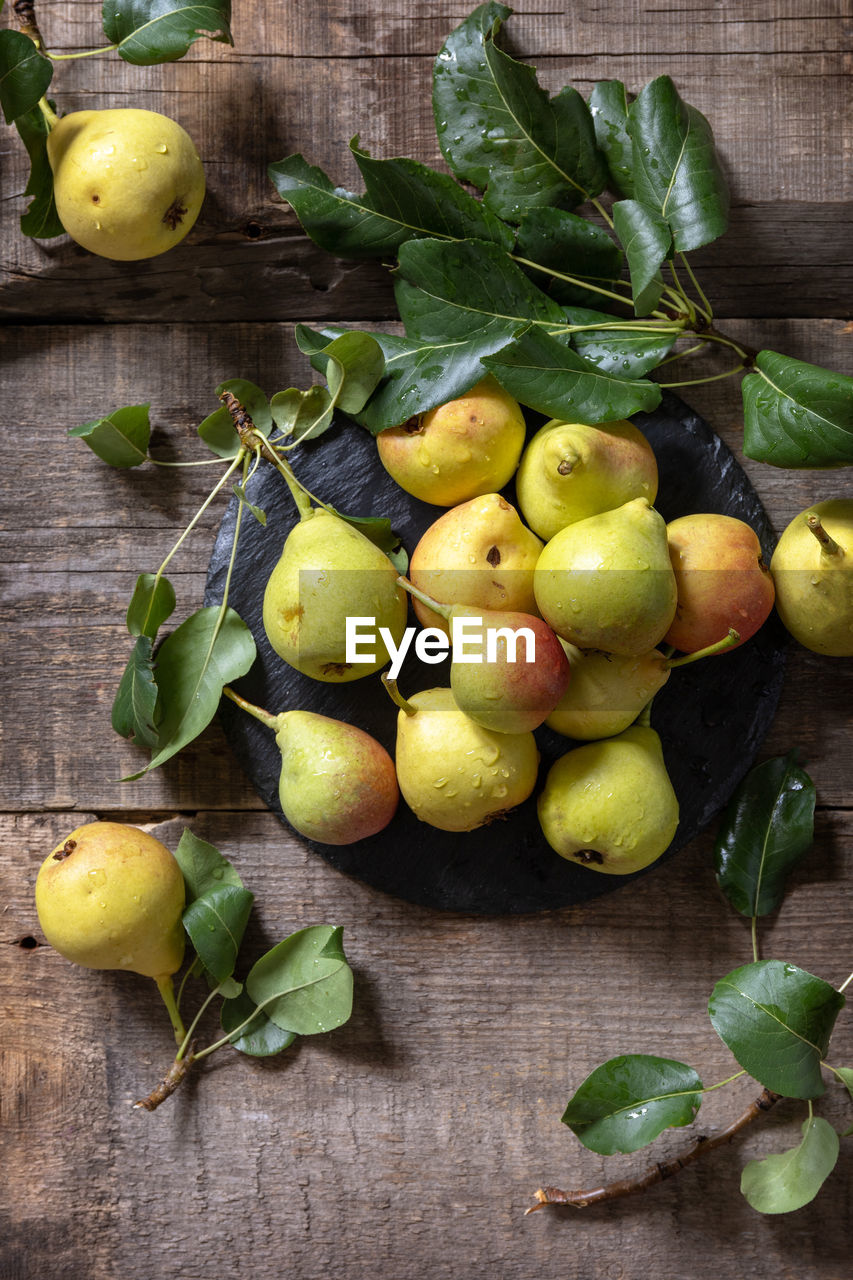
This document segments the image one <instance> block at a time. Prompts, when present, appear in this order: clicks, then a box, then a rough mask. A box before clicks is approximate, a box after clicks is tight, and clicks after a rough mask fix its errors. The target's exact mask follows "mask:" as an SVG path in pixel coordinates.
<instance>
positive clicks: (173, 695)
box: [133, 605, 255, 778]
mask: <svg viewBox="0 0 853 1280" xmlns="http://www.w3.org/2000/svg"><path fill="white" fill-rule="evenodd" d="M254 659H255V641H254V639H253V637H252V633H251V631H250V630H249V628H248V627H247V626H246V624H245V622H243V620H242V618H240V617H239V616H238V614H236V613H235V612H234V610H233V609H226V610H225V613H224V616H222V618H221V620H220V609H219V606H218V605H211V606H208V607H207V608H204V609H198V610H197V611H196V612H195V613H193V614H191V615H190V617H189V618H187V620H186V621H185V622H182V623H181V625H180V626H179V627H178V628H177V630H176V631H173V632H172V634H171V635H170V636H168V637H167V638H166V639H165V640H164V641H163V643H162V644H161V645H160V648H159V649H158V650H157V667H156V675H157V690H158V694H159V697H158V703H157V707H158V716H159V719H158V722H157V731H158V734H159V747H158V750H157V753H156V755H154V757H153V758H152V760H151V761H150V763H149V764H148V766H147V767H146V768H145V769H143V770H141V772H140V773H137V774H134V775H133V777H136V778H138V777H141V776H142V774H143V773H147V772H148V770H149V769H156V768H158V767H159V766H160V765H161V764H164V763H165V762H166V761H167V760H170V759H171V758H172V756H173V755H175V754H176V753H177V752H178V751H180V750H182V748H183V747H185V746H186V745H187V744H188V743H190V742H192V741H193V739H194V738H197V737H198V735H199V734H200V733H201V732H202V730H203V729H206V728H207V726H208V725H209V724H210V722H211V720H212V719H213V717H214V715H215V714H216V709H217V707H218V706H219V699H220V698H221V696H222V690H223V689H224V687H225V685H226V684H231V682H232V681H234V680H237V679H239V677H240V676H244V675H245V674H246V672H247V671H248V670H249V667H250V666H251V665H252V663H253V662H254Z"/></svg>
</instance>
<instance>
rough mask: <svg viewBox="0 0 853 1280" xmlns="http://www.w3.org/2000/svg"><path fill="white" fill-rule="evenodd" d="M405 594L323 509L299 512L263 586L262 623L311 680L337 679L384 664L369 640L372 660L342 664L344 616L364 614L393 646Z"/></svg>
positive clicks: (354, 532) (383, 651)
mask: <svg viewBox="0 0 853 1280" xmlns="http://www.w3.org/2000/svg"><path fill="white" fill-rule="evenodd" d="M407 608H408V606H407V601H406V593H405V591H403V590H402V588H401V587H399V586H398V584H397V570H396V569H395V568H394V566H393V564H392V563H391V561H390V560H389V559H388V557H387V556H386V555H385V553H384V552H383V551H380V549H379V548H378V547H377V546H376V545H375V544H374V543H372V542H371V541H370V539H369V538H366V537H365V536H364V534H363V533H360V532H359V530H358V529H355V528H354V527H353V526H352V525H351V524H347V522H346V520H342V519H341V517H340V516H337V515H334V514H333V513H332V512H330V511H326V510H325V509H324V508H323V507H317V508H312V507H309V508H307V509H304V510H303V515H302V518H301V519H300V520H299V522H298V523H297V524H296V525H294V527H293V529H291V531H290V533H289V534H288V536H287V538H286V540H285V543H284V548H283V550H282V553H281V557H280V559H279V561H278V563H277V564H276V566H275V568H274V569H273V571H272V573H271V574H270V577H269V579H268V581H267V585H266V589H265V591H264V603H263V620H264V629H265V630H266V633H267V637H268V638H269V642H270V644H271V645H272V647H273V649H275V651H276V653H277V654H278V655H279V657H281V658H283V659H284V661H285V662H287V663H289V664H290V666H292V667H295V668H296V670H297V671H301V672H302V673H303V675H306V676H311V677H312V678H313V679H314V680H323V681H327V682H331V683H343V682H346V681H349V680H357V679H359V678H360V677H361V676H366V675H370V674H371V672H374V671H378V670H379V669H380V667H384V666H385V664H386V663H387V662H388V651H387V648H386V646H385V645H384V644H383V643H382V642H381V641H377V644H376V648H375V650H374V651H373V652H374V658H373V660H372V661H363V662H362V661H359V662H347V658H346V620H347V618H348V617H369V618H371V619H374V620H375V627H376V629H377V633H378V629H379V628H380V627H387V628H388V630H389V632H390V633H391V635H392V636H393V637H394V644H395V645H398V644H399V643H400V640H401V638H402V635H403V632H404V631H405V628H406V617H407Z"/></svg>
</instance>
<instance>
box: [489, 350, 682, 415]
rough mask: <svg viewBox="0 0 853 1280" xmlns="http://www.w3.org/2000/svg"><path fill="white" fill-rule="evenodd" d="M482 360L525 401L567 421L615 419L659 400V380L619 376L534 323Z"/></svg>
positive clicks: (512, 393) (532, 406) (651, 406)
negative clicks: (538, 327)
mask: <svg viewBox="0 0 853 1280" xmlns="http://www.w3.org/2000/svg"><path fill="white" fill-rule="evenodd" d="M483 364H484V365H485V366H486V368H487V369H489V370H491V372H492V373H493V374H494V375H495V377H496V378H497V380H498V382H500V384H501V385H502V386H503V387H505V388H506V389H507V391H508V392H509V393H510V395H512V396H515V398H516V400H518V401H519V403H520V404H524V405H529V406H530V408H531V409H537V410H538V411H539V412H540V413H545V414H547V415H548V416H549V417H552V418H560V419H561V420H562V421H564V422H586V423H590V424H594V423H597V422H613V421H615V420H617V419H621V418H629V417H630V416H631V414H633V413H638V412H640V411H641V410H642V411H644V412H649V411H650V410H651V409H653V408H654V407H655V405H657V404H659V403H660V398H661V391H660V387H659V386H658V385H657V383H655V382H646V381H644V380H643V379H640V378H636V379H630V380H629V379H625V378H617V377H615V376H614V375H613V374H612V373H608V372H607V371H606V370H603V369H599V368H596V366H595V365H592V364H589V363H588V362H587V361H586V360H584V359H582V358H581V356H579V355H578V354H577V352H576V351H573V350H572V348H571V347H570V346H568V345H567V343H566V342H565V341H560V339H558V338H557V337H554V336H552V335H550V334H548V333H545V332H544V331H543V330H541V329H535V328H533V327H531V328H529V329H527V330H525V331H524V332H522V333H521V334H519V335H518V336H517V337H516V338H515V339H513V341H512V342H510V343H509V344H508V345H507V346H505V347H503V348H502V349H501V350H500V351H498V352H497V354H496V355H493V356H484V357H483Z"/></svg>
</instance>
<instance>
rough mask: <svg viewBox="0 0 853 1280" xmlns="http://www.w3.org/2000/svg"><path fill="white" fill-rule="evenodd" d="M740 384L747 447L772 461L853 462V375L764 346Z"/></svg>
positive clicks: (822, 464)
mask: <svg viewBox="0 0 853 1280" xmlns="http://www.w3.org/2000/svg"><path fill="white" fill-rule="evenodd" d="M755 369H756V371H755V372H754V373H750V374H748V375H747V376H746V377H745V378H744V380H743V384H742V390H743V409H744V435H743V441H744V444H743V450H744V453H745V454H746V455H747V457H748V458H754V459H755V460H756V461H757V462H768V463H770V465H771V466H774V467H794V468H803V469H805V468H811V467H841V466H846V465H848V464H850V463H853V378H849V377H847V376H846V375H844V374H841V373H833V372H832V371H831V370H829V369H822V368H820V367H819V366H818V365H814V364H804V363H803V361H802V360H793V359H791V357H790V356H783V355H779V354H778V353H777V352H776V351H760V352H759V354H758V356H757V358H756V361H755Z"/></svg>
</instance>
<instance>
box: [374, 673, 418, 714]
mask: <svg viewBox="0 0 853 1280" xmlns="http://www.w3.org/2000/svg"><path fill="white" fill-rule="evenodd" d="M380 679H381V681H382V683H383V684H384V686H385V688H386V689H387V691H388V694H389V695H390V697H391V701H392V702H396V704H397V706H398V707H399V708H400V710H401V711H405V713H406V715H407V716H414V715H417V712H418V709H417V707H413V706H412V704H411V702H407V701H406V699H405V698H404V697H403V695H402V693H401V692H400V690H399V689H398V688H397V681H396V680H392V679H391V677H390V676H386V674H385V672H384V671H383V672H382V675H381V676H380Z"/></svg>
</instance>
